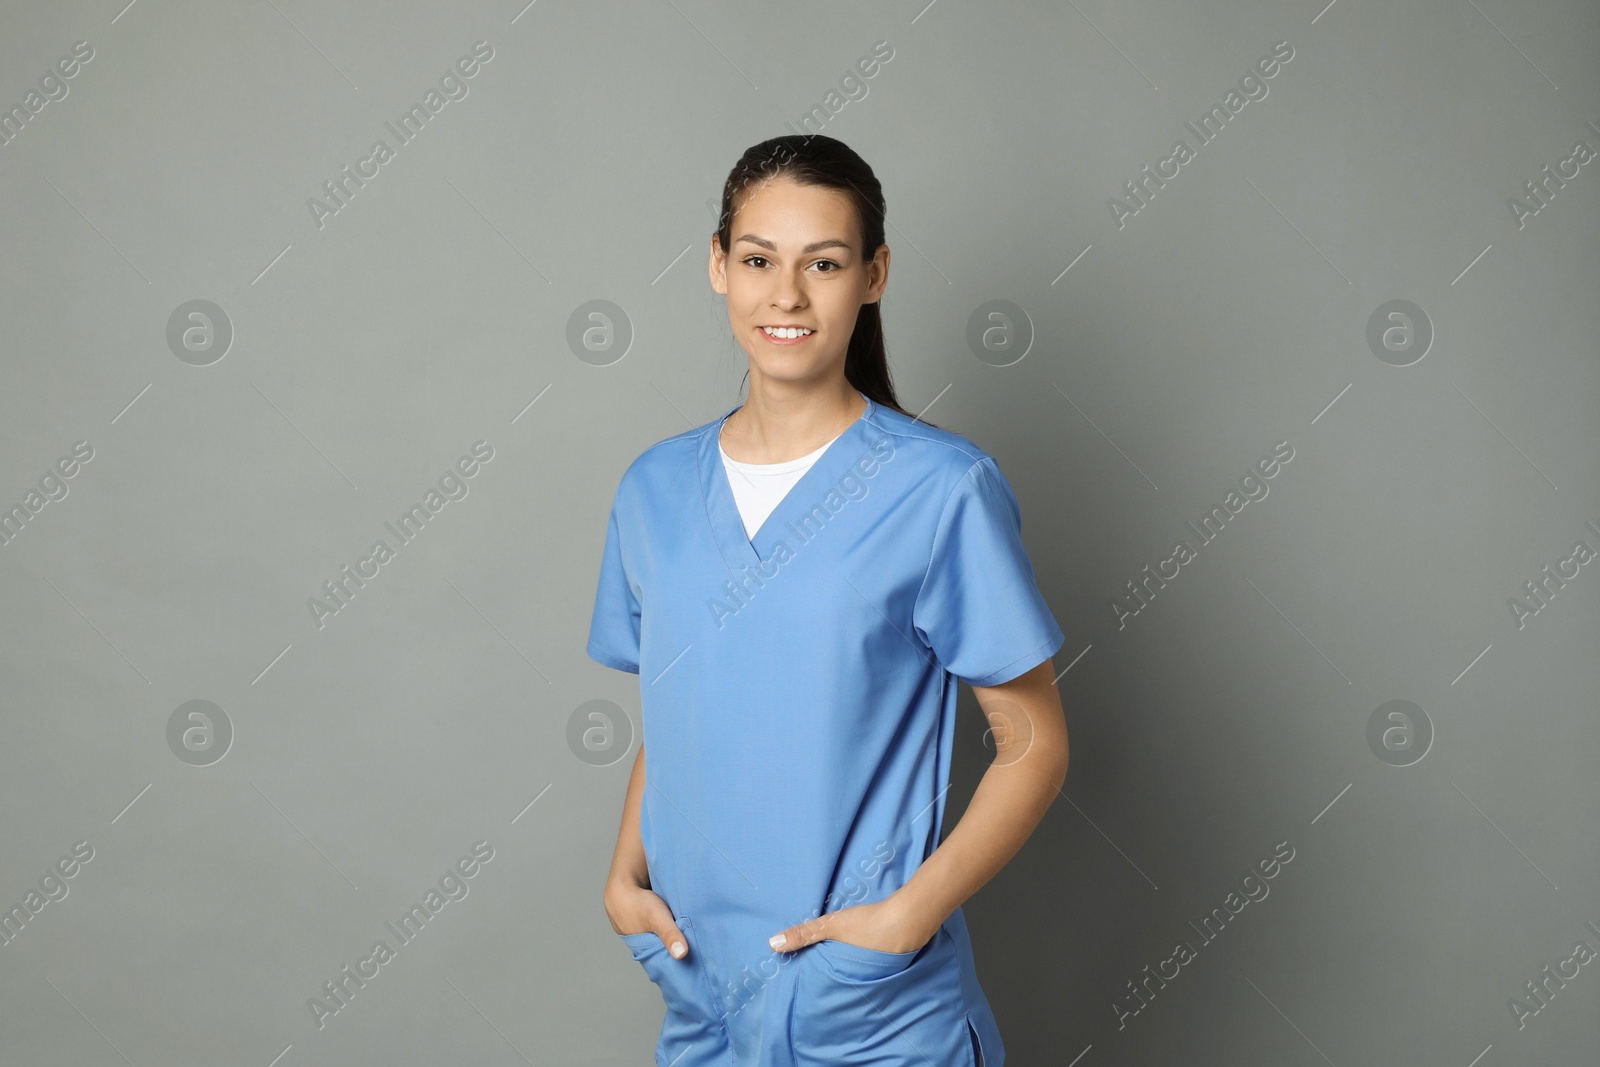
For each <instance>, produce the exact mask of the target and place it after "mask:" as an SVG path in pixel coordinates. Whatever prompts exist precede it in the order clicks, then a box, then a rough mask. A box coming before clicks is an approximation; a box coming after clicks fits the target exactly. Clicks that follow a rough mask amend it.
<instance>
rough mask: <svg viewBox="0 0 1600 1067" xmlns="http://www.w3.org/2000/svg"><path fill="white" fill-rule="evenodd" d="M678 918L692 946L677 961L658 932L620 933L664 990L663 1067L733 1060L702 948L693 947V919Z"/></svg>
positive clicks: (660, 1055) (659, 1056) (659, 1049)
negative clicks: (714, 1006) (714, 1005)
mask: <svg viewBox="0 0 1600 1067" xmlns="http://www.w3.org/2000/svg"><path fill="white" fill-rule="evenodd" d="M675 921H676V922H677V924H678V929H679V930H682V931H683V940H684V943H685V944H687V945H688V946H689V955H688V956H687V957H686V958H685V959H681V960H678V959H673V958H672V954H671V953H670V952H668V951H667V947H666V946H665V945H663V944H662V943H661V939H660V938H659V937H657V936H656V935H655V934H654V933H652V932H651V931H649V930H646V931H645V932H644V933H642V934H621V935H619V936H620V937H621V938H622V943H623V944H625V945H627V946H628V950H629V951H630V952H632V953H633V958H634V959H635V960H638V961H639V963H640V965H641V966H643V967H644V973H645V974H646V975H648V976H649V978H650V981H652V982H654V983H655V984H656V987H657V988H658V989H660V990H661V999H662V1001H663V1002H664V1003H665V1004H666V1007H667V1012H666V1015H665V1016H664V1017H663V1018H662V1020H661V1036H660V1040H659V1041H658V1042H657V1044H656V1063H657V1064H658V1065H659V1067H666V1065H667V1064H671V1065H672V1067H701V1065H706V1064H718V1065H726V1064H730V1063H732V1062H733V1060H732V1058H731V1055H730V1053H729V1050H728V1037H727V1032H726V1031H725V1030H724V1029H723V1026H722V1020H721V1019H720V1018H719V1017H718V1015H717V1012H716V1011H715V1009H714V1008H713V1007H712V1005H713V1004H715V1003H716V1002H715V1000H714V999H713V998H712V995H711V982H710V979H708V978H707V977H706V970H705V966H704V963H703V961H702V960H701V959H700V950H699V949H698V948H697V947H696V945H695V932H694V923H693V922H692V921H691V920H690V919H689V918H688V916H685V915H679V916H677V917H676V919H675Z"/></svg>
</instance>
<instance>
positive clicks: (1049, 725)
mask: <svg viewBox="0 0 1600 1067" xmlns="http://www.w3.org/2000/svg"><path fill="white" fill-rule="evenodd" d="M1051 670H1052V668H1051V667H1050V665H1049V661H1046V662H1045V663H1044V664H1041V665H1040V667H1039V668H1036V669H1035V671H1032V672H1029V675H1027V676H1024V678H1020V679H1017V680H1016V681H1015V682H1013V683H1008V684H1007V686H1005V687H995V688H992V689H986V690H975V691H976V692H978V693H979V694H980V695H979V702H980V704H983V705H984V710H985V713H986V714H987V715H988V716H989V717H990V720H991V724H993V725H995V726H997V727H999V728H998V729H997V730H996V738H997V744H996V749H997V754H996V757H995V760H994V762H993V763H991V764H990V766H989V767H988V769H987V770H985V772H984V775H983V778H982V780H981V781H980V782H979V783H978V788H977V790H976V791H975V792H974V793H973V796H972V801H971V802H970V803H969V804H968V805H967V809H966V811H965V812H963V813H962V815H961V818H960V820H959V821H958V822H957V823H956V825H955V826H954V827H953V828H952V829H951V831H950V833H949V834H948V835H946V837H945V839H944V841H943V842H941V843H940V845H939V846H938V847H937V848H936V849H934V851H933V854H932V855H930V856H929V857H928V858H927V859H926V860H924V861H923V863H922V865H921V866H920V867H918V868H917V870H916V871H915V872H914V873H913V874H912V876H911V878H910V879H908V880H907V881H906V883H905V885H904V886H902V887H901V888H900V889H899V890H898V891H897V892H896V893H895V894H893V898H894V899H895V901H896V907H897V908H900V909H903V912H904V914H905V915H906V916H907V917H908V921H909V922H910V924H911V925H912V926H913V927H915V928H917V929H918V930H919V931H921V932H926V933H927V934H928V936H930V937H931V936H932V934H933V932H934V931H935V930H937V929H938V927H939V925H940V924H941V923H943V922H944V920H945V919H946V918H947V917H948V916H949V915H950V913H951V912H952V911H954V910H955V909H956V908H958V907H960V906H961V904H962V903H963V902H965V901H966V899H967V898H968V897H970V896H971V895H972V894H973V893H975V892H977V891H978V890H979V889H980V888H982V886H983V885H985V884H986V883H987V882H988V881H989V880H990V879H991V878H993V877H994V876H995V874H997V873H998V872H999V870H1000V869H1001V868H1002V867H1004V866H1005V865H1006V864H1007V863H1008V862H1009V861H1010V860H1011V858H1012V857H1013V856H1015V855H1016V854H1017V852H1018V851H1020V850H1021V848H1022V846H1023V844H1024V843H1025V842H1026V841H1027V840H1028V838H1029V836H1031V835H1032V833H1033V831H1034V828H1035V827H1037V826H1038V824H1039V821H1040V820H1041V819H1043V818H1044V814H1045V812H1046V811H1048V810H1049V809H1050V805H1051V803H1052V802H1053V801H1054V800H1055V797H1056V795H1057V793H1058V792H1059V790H1060V788H1061V785H1062V783H1063V782H1064V781H1065V778H1066V771H1067V762H1068V752H1067V736H1066V725H1065V722H1064V719H1063V716H1062V712H1061V702H1060V697H1059V695H1058V694H1057V692H1056V690H1055V687H1054V685H1053V684H1051V683H1050V679H1051V677H1052V674H1051ZM1000 694H1003V696H1002V695H1000Z"/></svg>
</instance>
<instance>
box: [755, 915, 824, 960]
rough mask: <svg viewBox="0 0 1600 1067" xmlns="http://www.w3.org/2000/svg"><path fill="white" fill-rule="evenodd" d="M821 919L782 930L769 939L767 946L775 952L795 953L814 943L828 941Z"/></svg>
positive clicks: (809, 920)
mask: <svg viewBox="0 0 1600 1067" xmlns="http://www.w3.org/2000/svg"><path fill="white" fill-rule="evenodd" d="M824 925H825V924H824V922H823V921H822V920H821V919H808V920H807V921H805V922H803V923H800V924H799V925H798V926H791V927H788V928H787V929H784V930H780V931H779V932H778V933H776V934H773V935H772V936H771V937H770V938H768V939H767V944H768V945H769V946H771V948H772V950H773V951H774V952H793V951H794V950H795V949H799V948H804V947H805V946H807V945H809V944H811V943H812V942H813V941H823V940H826V937H827V934H826V931H825V930H824V929H823V926H824Z"/></svg>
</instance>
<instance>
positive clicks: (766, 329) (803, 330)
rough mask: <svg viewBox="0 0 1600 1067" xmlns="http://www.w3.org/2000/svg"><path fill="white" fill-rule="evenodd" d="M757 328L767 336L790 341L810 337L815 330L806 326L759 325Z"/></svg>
mask: <svg viewBox="0 0 1600 1067" xmlns="http://www.w3.org/2000/svg"><path fill="white" fill-rule="evenodd" d="M757 328H758V329H759V330H760V331H761V332H762V333H764V334H766V335H767V336H768V337H771V338H774V339H776V340H780V341H792V340H795V339H797V338H800V337H810V336H811V335H812V334H814V333H816V332H817V331H815V330H813V329H811V328H810V327H807V326H760V327H757Z"/></svg>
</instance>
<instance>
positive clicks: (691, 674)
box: [587, 395, 1063, 1067]
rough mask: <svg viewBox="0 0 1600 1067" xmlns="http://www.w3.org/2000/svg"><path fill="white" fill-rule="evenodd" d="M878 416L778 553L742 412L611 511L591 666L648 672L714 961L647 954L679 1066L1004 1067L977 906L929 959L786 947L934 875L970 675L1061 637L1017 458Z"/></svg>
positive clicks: (666, 851)
mask: <svg viewBox="0 0 1600 1067" xmlns="http://www.w3.org/2000/svg"><path fill="white" fill-rule="evenodd" d="M862 399H863V400H865V401H866V409H865V411H864V412H863V413H862V415H861V417H860V418H859V419H857V420H856V421H855V422H854V423H852V424H851V425H850V427H849V428H848V429H847V430H845V431H844V433H843V434H841V435H840V436H839V437H837V438H835V439H834V441H833V442H832V443H831V444H830V445H829V446H828V448H827V450H826V451H825V452H823V454H822V455H821V457H819V458H818V459H817V461H816V462H815V463H814V464H813V465H812V467H811V468H810V469H809V470H808V471H807V472H806V473H805V475H804V476H803V477H801V479H800V480H799V481H798V482H797V483H795V485H794V486H793V488H791V489H790V490H789V493H788V495H787V496H785V497H784V498H783V500H782V501H781V502H780V503H779V504H778V506H777V508H776V509H774V510H773V512H772V513H771V514H770V515H769V516H768V517H767V519H766V521H765V522H764V523H763V524H762V526H761V528H760V529H759V530H757V531H756V533H755V536H754V537H750V538H747V537H746V536H745V530H744V525H743V522H742V521H741V519H740V516H739V511H738V507H737V506H736V504H735V502H734V498H733V492H732V489H731V488H730V486H729V484H728V480H727V475H726V473H725V471H724V469H723V466H722V462H721V457H720V455H719V453H718V450H717V440H718V435H719V433H720V431H721V427H722V423H723V420H725V419H726V418H727V417H728V416H729V415H731V414H733V412H734V411H735V410H737V409H738V407H739V405H737V404H736V405H734V406H733V407H731V408H729V409H728V411H727V412H726V413H724V414H723V415H722V417H721V418H718V419H716V420H714V421H712V422H709V423H706V424H705V425H703V426H700V427H697V428H696V429H693V430H690V431H687V432H685V433H681V434H678V435H676V436H674V437H669V438H667V439H666V440H664V441H660V442H658V443H656V444H654V445H652V446H651V447H649V448H647V449H646V450H645V451H644V452H643V453H642V454H641V455H640V456H639V457H638V458H637V459H635V460H634V461H633V463H632V464H630V465H629V467H628V469H627V471H626V472H625V473H624V474H623V476H622V480H621V482H620V484H619V485H618V487H617V491H616V496H615V498H614V500H613V503H612V506H611V515H610V521H609V524H608V525H607V527H606V538H605V549H604V553H603V555H602V557H601V563H600V577H599V584H598V588H597V589H596V592H595V604H594V615H593V619H592V621H591V623H590V628H589V639H588V647H587V651H588V654H589V656H590V657H591V658H592V659H594V660H595V661H596V662H599V663H602V664H604V665H606V666H608V667H614V668H616V669H618V670H622V671H629V672H632V673H636V674H638V675H639V691H640V703H641V708H642V712H641V713H642V717H643V720H644V724H643V734H644V739H643V743H644V751H645V789H644V795H643V799H642V802H641V805H640V819H639V833H640V837H641V839H642V841H643V844H644V851H645V857H646V861H647V863H648V866H649V872H650V884H651V888H652V889H653V890H654V891H655V892H656V893H657V894H658V895H659V896H660V897H661V898H662V899H663V900H664V901H665V902H666V903H667V905H668V907H670V908H671V909H672V913H673V915H674V916H675V917H676V919H677V922H678V925H679V928H680V929H681V930H682V931H683V934H684V937H685V940H686V941H687V942H688V944H689V949H690V951H689V954H688V956H687V957H686V958H685V959H683V960H675V959H673V958H672V957H671V956H670V955H668V954H667V952H666V949H665V948H664V947H663V946H662V944H661V941H660V939H659V938H657V937H656V935H655V934H653V933H643V934H632V935H627V936H625V937H624V938H623V941H624V943H625V944H626V945H627V947H628V948H629V949H630V951H631V952H632V955H633V957H634V959H636V960H638V961H639V962H640V963H641V964H642V965H643V967H644V969H645V971H646V973H647V974H648V975H649V977H650V978H651V980H652V981H654V982H655V983H656V984H657V985H658V986H659V987H660V990H661V994H662V998H663V1000H664V1002H665V1004H666V1008H667V1011H666V1015H665V1017H664V1018H663V1020H662V1027H661V1034H660V1038H659V1041H658V1043H657V1047H656V1058H657V1063H658V1064H660V1065H666V1064H672V1065H673V1067H701V1065H709V1064H717V1065H721V1067H727V1065H730V1064H732V1065H748V1067H810V1065H817V1067H821V1065H824V1064H826V1065H828V1067H838V1065H841V1064H873V1065H876V1067H898V1065H902V1064H903V1065H906V1067H911V1065H916V1067H927V1065H928V1064H930V1063H931V1064H937V1065H939V1067H947V1065H951V1067H969V1065H970V1067H975V1065H976V1063H977V1053H976V1051H975V1048H974V1044H975V1043H976V1044H977V1045H981V1050H982V1057H983V1065H984V1067H1001V1065H1002V1064H1003V1062H1004V1057H1005V1049H1004V1046H1003V1044H1002V1042H1001V1040H1000V1032H999V1029H998V1028H997V1027H996V1025H995V1020H994V1015H993V1013H992V1012H991V1011H990V1007H989V1003H988V1001H987V1000H986V998H985V997H984V994H983V991H982V989H981V988H980V987H979V984H978V979H977V973H976V970H975V968H974V964H973V956H972V948H971V944H970V942H969V940H968V936H967V928H966V923H965V920H964V918H963V916H962V913H961V910H960V909H959V908H957V909H956V910H955V911H954V912H953V913H952V914H951V915H950V917H949V918H948V919H947V920H946V921H945V922H944V924H943V925H942V926H941V927H940V929H939V930H938V932H936V933H935V934H934V936H933V937H932V938H931V939H930V940H929V941H928V943H927V944H926V945H924V946H923V947H922V948H920V949H918V950H916V951H915V952H908V953H889V952H881V951H878V950H875V949H869V948H863V947H860V946H856V945H850V944H847V943H845V942H842V941H833V940H826V941H820V942H816V943H814V944H812V945H808V946H806V947H804V948H801V949H799V950H797V951H795V952H774V951H773V950H772V949H771V948H769V947H768V945H767V938H768V937H770V936H771V935H772V934H774V933H776V932H777V931H779V930H782V929H784V928H786V927H789V926H793V925H796V924H798V923H801V922H803V921H804V920H806V919H809V918H813V917H815V916H817V915H819V914H822V913H824V912H832V911H837V910H839V909H841V908H845V907H850V906H852V905H856V904H862V903H866V902H869V901H877V900H882V899H883V898H885V897H887V896H888V895H889V894H890V893H892V892H893V891H894V890H895V889H897V888H898V887H899V886H901V885H903V884H904V883H905V882H906V881H907V880H908V879H909V878H910V877H911V875H912V873H913V872H914V871H915V870H916V869H917V867H918V866H919V865H920V864H921V863H922V861H923V860H924V859H926V858H927V856H928V855H929V854H930V853H932V852H933V850H934V848H935V847H937V846H938V843H939V840H940V827H941V825H942V820H943V816H944V807H945V796H946V792H947V788H948V785H949V775H950V757H951V742H952V738H953V733H954V725H955V716H956V696H957V682H956V679H962V680H964V681H966V682H968V683H969V684H971V685H977V686H989V685H998V684H999V683H1001V682H1006V681H1010V680H1011V679H1012V678H1015V677H1017V676H1018V675H1020V674H1022V673H1024V672H1025V671H1027V670H1029V669H1030V668H1032V667H1034V666H1037V665H1038V664H1039V663H1041V662H1043V661H1044V660H1045V659H1046V658H1048V657H1049V656H1051V655H1052V654H1053V653H1054V652H1055V651H1056V649H1058V648H1059V647H1060V646H1061V643H1062V640H1063V634H1062V632H1061V628H1060V627H1059V626H1058V625H1057V624H1056V621H1055V618H1054V617H1053V616H1052V615H1051V613H1050V609H1049V607H1048V606H1046V604H1045V601H1044V598H1043V596H1042V595H1041V594H1040V592H1039V589H1038V586H1037V584H1036V582H1035V580H1034V575H1033V568H1032V566H1031V565H1030V564H1029V562H1028V557H1027V554H1026V552H1025V551H1024V550H1023V547H1022V541H1021V537H1020V532H1021V515H1020V512H1019V510H1018V508H1017V502H1016V497H1015V496H1014V495H1013V494H1012V491H1011V486H1010V485H1009V484H1008V483H1007V482H1006V479H1005V477H1004V476H1003V475H1002V474H1001V473H1000V468H999V466H997V465H996V463H995V460H994V457H992V456H990V455H989V454H988V453H986V452H984V451H983V450H982V449H980V448H978V447H977V446H975V445H973V444H972V443H971V442H970V441H968V440H966V439H965V438H964V437H962V436H960V435H959V434H956V433H952V432H949V431H946V430H941V429H938V428H935V427H932V426H929V425H927V424H925V423H921V422H918V421H916V420H914V419H912V418H911V417H909V416H907V415H903V414H901V413H899V412H897V411H893V410H890V409H888V408H884V407H882V406H880V405H878V404H876V403H874V402H873V401H872V400H871V398H869V397H866V396H864V395H863V396H862ZM969 1028H970V1031H971V1033H970V1034H969Z"/></svg>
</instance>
